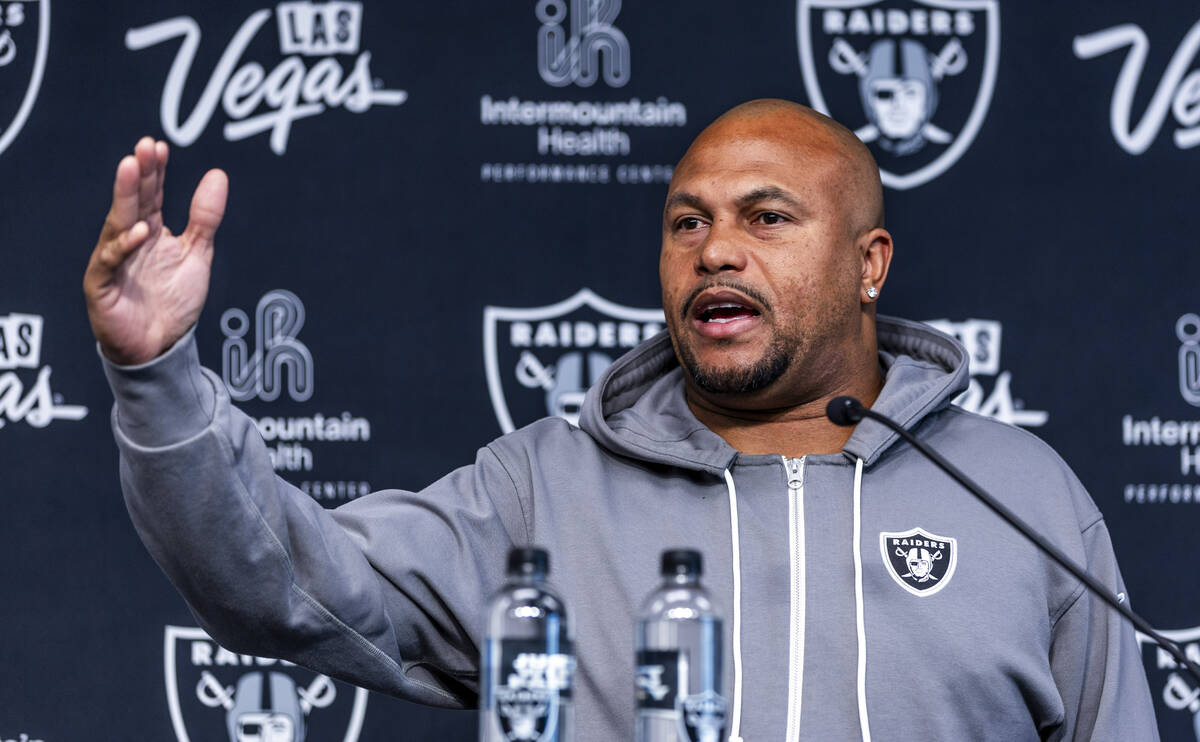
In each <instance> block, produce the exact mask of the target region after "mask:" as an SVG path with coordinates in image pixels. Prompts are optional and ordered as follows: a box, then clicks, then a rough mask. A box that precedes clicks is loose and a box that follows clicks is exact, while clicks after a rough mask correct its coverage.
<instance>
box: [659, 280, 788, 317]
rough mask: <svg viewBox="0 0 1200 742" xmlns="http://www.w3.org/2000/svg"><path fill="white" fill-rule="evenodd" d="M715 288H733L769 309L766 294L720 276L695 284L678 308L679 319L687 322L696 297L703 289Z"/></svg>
mask: <svg viewBox="0 0 1200 742" xmlns="http://www.w3.org/2000/svg"><path fill="white" fill-rule="evenodd" d="M715 288H722V289H733V290H734V291H738V292H740V293H742V294H745V295H746V296H748V297H750V298H751V299H753V300H754V301H756V302H758V303H759V305H760V306H762V308H763V311H767V312H769V311H770V310H771V302H770V300H768V299H767V297H766V296H763V294H762V292H760V291H759V290H758V289H756V288H754V287H753V286H750V285H749V284H745V283H742V282H741V281H735V280H732V279H729V278H720V279H714V280H711V281H706V282H704V283H702V284H701V285H699V286H697V287H696V288H695V290H693V291H692V293H690V294H688V297H687V299H685V300H684V301H683V306H682V307H680V309H679V319H680V320H682V321H684V322H687V320H688V317H690V316H691V314H692V305H693V304H695V303H696V298H697V297H698V296H700V294H702V293H704V292H705V291H708V290H709V289H715Z"/></svg>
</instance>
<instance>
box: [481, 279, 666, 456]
mask: <svg viewBox="0 0 1200 742" xmlns="http://www.w3.org/2000/svg"><path fill="white" fill-rule="evenodd" d="M664 326H665V323H664V319H663V312H662V310H661V309H635V308H633V307H626V306H623V305H621V304H616V303H614V302H611V301H608V300H607V299H603V298H601V297H599V296H597V295H596V294H595V293H593V292H592V291H591V290H590V289H580V290H579V291H578V292H577V293H576V294H575V295H574V296H572V297H570V298H567V299H564V300H563V301H560V302H558V303H557V304H551V305H549V306H544V307H530V308H527V309H526V308H513V307H485V308H484V310H483V358H484V367H485V370H486V373H487V382H488V392H489V393H490V394H491V397H492V409H494V410H495V412H496V420H497V421H499V423H500V428H501V429H502V430H503V431H504V432H505V433H511V432H512V431H514V430H516V429H517V427H519V426H521V425H526V424H528V423H531V422H533V421H534V420H537V419H538V418H541V417H545V416H547V415H550V416H558V417H561V418H563V419H564V420H567V421H568V422H570V423H571V424H573V425H574V424H578V422H579V414H580V412H581V411H582V408H583V397H584V394H585V393H586V392H587V390H588V387H590V386H591V385H592V384H594V383H596V381H597V380H598V379H599V378H600V375H601V374H603V373H604V371H605V370H606V369H607V368H608V367H609V365H610V364H612V362H613V361H614V360H616V359H617V357H618V356H620V355H621V354H622V353H624V352H625V351H627V350H629V349H630V348H633V347H634V346H636V345H638V344H639V343H641V342H642V341H643V340H646V339H647V338H650V337H652V336H654V335H656V334H658V333H659V332H660V331H661V330H662V329H663V327H664Z"/></svg>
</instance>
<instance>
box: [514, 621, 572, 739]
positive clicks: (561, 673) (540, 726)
mask: <svg viewBox="0 0 1200 742" xmlns="http://www.w3.org/2000/svg"><path fill="white" fill-rule="evenodd" d="M564 649H565V650H566V651H565V652H558V653H549V652H546V643H545V642H542V641H529V640H512V639H507V640H502V641H501V642H500V684H499V685H498V686H497V687H496V688H495V691H494V694H495V704H496V705H495V708H496V721H497V723H498V724H499V725H500V729H501V731H502V732H503V734H504V737H503V738H504V739H508V740H522V741H524V742H550V740H556V739H558V737H557V736H556V735H557V734H558V733H559V730H558V722H559V706H560V705H562V704H564V703H570V701H571V675H572V673H573V672H574V670H575V658H574V657H573V656H572V655H571V653H570V646H569V645H568V646H566V647H564Z"/></svg>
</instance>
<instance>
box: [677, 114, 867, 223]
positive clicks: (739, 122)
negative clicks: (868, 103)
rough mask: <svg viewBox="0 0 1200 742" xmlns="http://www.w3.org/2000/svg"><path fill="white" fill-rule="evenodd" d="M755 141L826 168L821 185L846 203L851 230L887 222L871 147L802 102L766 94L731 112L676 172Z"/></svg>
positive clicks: (695, 146)
mask: <svg viewBox="0 0 1200 742" xmlns="http://www.w3.org/2000/svg"><path fill="white" fill-rule="evenodd" d="M753 139H771V140H774V141H777V142H779V143H780V144H782V145H783V146H784V147H786V148H787V149H789V150H794V151H795V152H797V153H799V154H803V155H804V159H805V160H806V161H809V162H811V163H813V165H814V167H815V168H818V169H820V170H821V172H820V173H818V175H819V177H820V179H821V187H822V188H823V189H824V190H826V191H827V192H828V193H829V194H830V195H832V196H833V197H834V198H836V199H837V201H838V202H839V204H840V205H841V207H842V209H843V213H844V215H845V217H846V226H847V228H848V229H849V230H850V233H851V234H855V235H857V234H862V233H863V232H866V231H867V230H870V229H872V228H874V227H883V226H884V212H883V184H882V183H881V182H880V179H879V167H878V166H877V165H876V164H875V158H874V157H872V156H871V151H870V150H869V149H867V146H866V145H865V144H863V143H862V141H861V140H859V138H858V137H857V136H855V135H854V132H852V131H850V130H849V129H847V128H846V127H844V126H842V125H841V124H839V123H838V122H836V121H834V120H833V119H831V118H829V117H828V116H826V115H824V114H821V113H818V112H816V111H814V110H813V109H811V108H809V107H807V106H802V105H800V104H799V103H793V102H791V101H786V100H781V99H778V98H762V99H759V100H752V101H749V102H746V103H743V104H741V105H739V106H736V107H734V108H732V109H730V110H729V111H726V112H725V113H724V114H722V115H721V116H720V117H718V118H717V119H716V120H715V121H713V122H712V123H711V124H709V125H708V127H706V128H705V129H704V131H702V132H700V135H699V136H697V137H696V139H695V141H693V142H692V145H691V146H690V147H689V148H688V150H687V152H686V153H684V155H683V158H682V159H681V160H680V161H679V164H678V165H677V166H676V173H677V174H679V173H680V172H686V170H687V168H688V166H689V164H691V161H693V160H695V159H697V158H699V157H702V156H703V155H704V153H705V152H706V150H707V149H709V148H711V147H713V146H714V145H728V144H736V143H738V142H739V141H750V140H753ZM673 180H674V179H673Z"/></svg>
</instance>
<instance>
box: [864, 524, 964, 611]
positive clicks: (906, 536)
mask: <svg viewBox="0 0 1200 742" xmlns="http://www.w3.org/2000/svg"><path fill="white" fill-rule="evenodd" d="M879 549H880V551H881V552H882V554H883V564H884V566H885V567H886V568H887V571H888V574H889V575H891V576H892V579H893V580H895V581H896V584H897V585H899V586H900V587H902V588H904V589H905V590H907V591H908V592H910V593H912V594H913V595H918V596H920V597H923V598H924V597H928V596H930V595H933V594H934V593H936V592H938V591H939V590H941V589H942V588H944V587H946V585H947V584H949V582H950V578H951V577H953V576H954V568H955V567H956V566H957V564H958V542H957V541H956V540H955V539H953V538H950V537H948V536H938V535H937V534H934V533H929V532H927V531H925V530H923V529H921V528H913V529H912V530H909V531H905V532H903V533H887V532H884V533H880V534H879Z"/></svg>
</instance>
